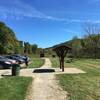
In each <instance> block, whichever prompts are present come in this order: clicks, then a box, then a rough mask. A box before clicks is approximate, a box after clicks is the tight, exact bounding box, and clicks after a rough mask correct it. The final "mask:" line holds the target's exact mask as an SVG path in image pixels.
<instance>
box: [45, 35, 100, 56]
mask: <svg viewBox="0 0 100 100" xmlns="http://www.w3.org/2000/svg"><path fill="white" fill-rule="evenodd" d="M61 45H65V46H68V47H70V48H72V52H71V56H73V57H87V58H100V34H90V35H87V36H86V37H84V38H81V39H80V38H77V37H75V38H73V39H72V40H70V41H66V42H64V43H61V44H57V45H54V46H53V47H50V48H46V51H49V53H50V51H51V50H52V49H53V48H55V47H57V46H61Z"/></svg>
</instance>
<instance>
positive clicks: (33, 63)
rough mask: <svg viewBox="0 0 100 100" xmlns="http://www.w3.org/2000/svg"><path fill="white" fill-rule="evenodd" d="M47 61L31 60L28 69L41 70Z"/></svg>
mask: <svg viewBox="0 0 100 100" xmlns="http://www.w3.org/2000/svg"><path fill="white" fill-rule="evenodd" d="M44 62H45V60H44V59H41V58H31V61H30V64H29V66H28V68H39V67H41V66H42V65H43V64H44Z"/></svg>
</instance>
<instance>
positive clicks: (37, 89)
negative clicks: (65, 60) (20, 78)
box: [27, 58, 68, 100]
mask: <svg viewBox="0 0 100 100" xmlns="http://www.w3.org/2000/svg"><path fill="white" fill-rule="evenodd" d="M41 68H45V69H46V68H51V62H50V60H49V59H48V58H45V64H44V65H43V66H42V67H41ZM27 100H68V98H67V95H66V92H64V91H63V90H62V89H61V88H60V87H59V85H58V82H57V80H56V79H55V75H54V74H53V73H36V74H34V81H33V83H32V87H31V93H30V95H29V96H28V98H27Z"/></svg>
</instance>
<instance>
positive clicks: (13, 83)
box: [0, 77, 32, 100]
mask: <svg viewBox="0 0 100 100" xmlns="http://www.w3.org/2000/svg"><path fill="white" fill-rule="evenodd" d="M31 82H32V78H31V77H6V78H2V79H0V100H25V96H26V93H27V89H28V86H29V84H31Z"/></svg>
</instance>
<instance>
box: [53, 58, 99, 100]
mask: <svg viewBox="0 0 100 100" xmlns="http://www.w3.org/2000/svg"><path fill="white" fill-rule="evenodd" d="M51 61H52V64H53V65H52V66H55V67H58V66H59V62H58V58H52V59H51ZM66 62H67V59H65V67H75V68H79V69H82V70H84V71H86V73H85V74H73V75H71V74H64V75H57V79H58V80H59V83H60V85H61V86H62V88H63V89H64V90H65V91H67V92H68V96H69V97H70V100H100V59H74V60H73V62H71V63H66Z"/></svg>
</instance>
